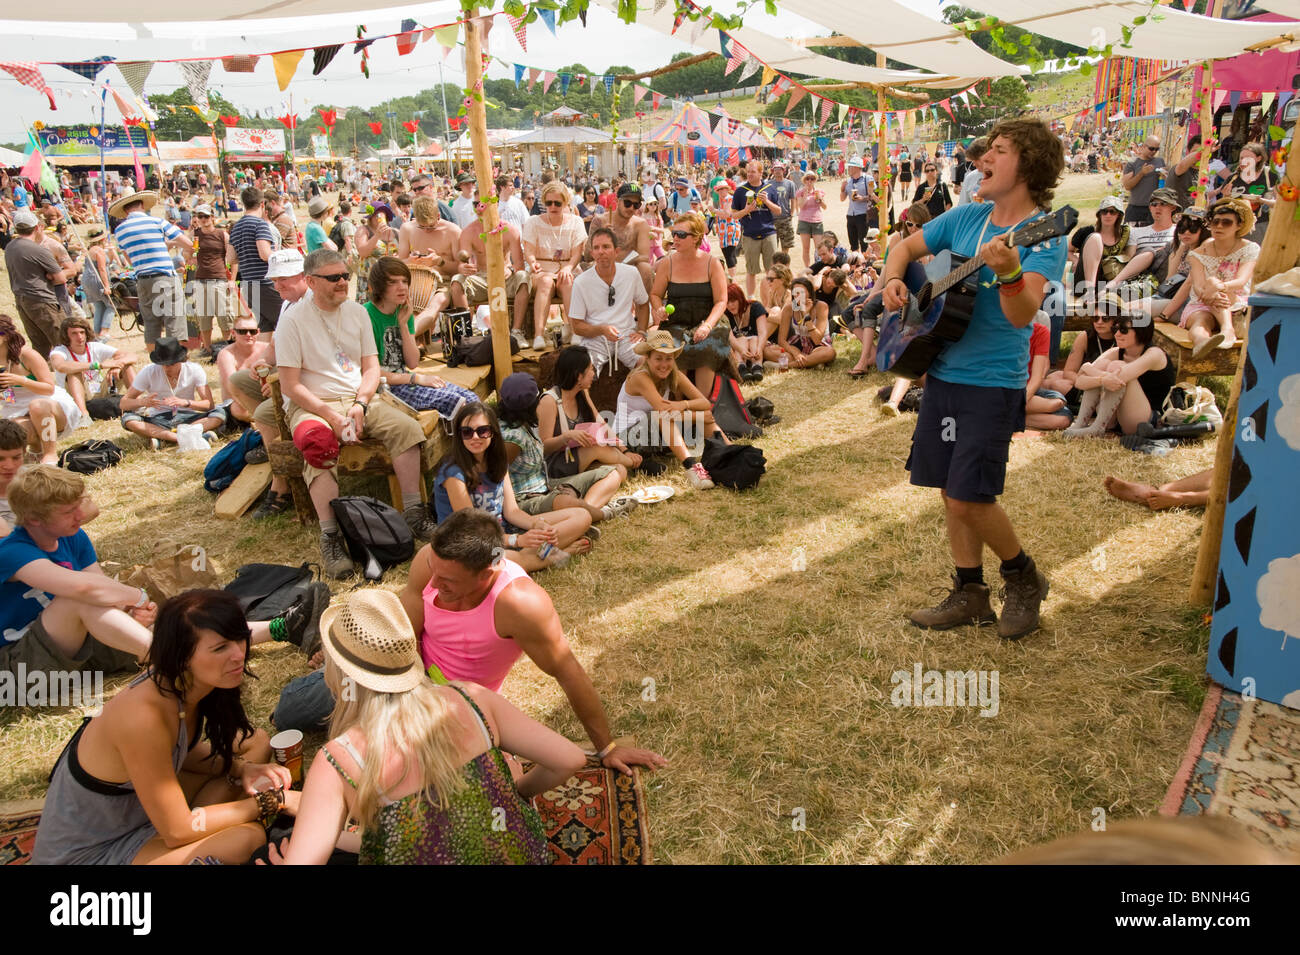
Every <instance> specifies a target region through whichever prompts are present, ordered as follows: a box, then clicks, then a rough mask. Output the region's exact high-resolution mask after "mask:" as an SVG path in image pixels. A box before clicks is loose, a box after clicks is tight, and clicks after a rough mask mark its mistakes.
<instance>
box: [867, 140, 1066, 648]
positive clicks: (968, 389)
mask: <svg viewBox="0 0 1300 955" xmlns="http://www.w3.org/2000/svg"><path fill="white" fill-rule="evenodd" d="M1064 168H1065V156H1064V151H1063V149H1062V146H1061V142H1060V140H1058V139H1057V138H1056V137H1055V136H1053V135H1052V133H1051V131H1050V130H1049V129H1048V127H1047V125H1046V124H1045V123H1043V122H1041V121H1040V120H1036V119H1014V120H1007V121H1004V122H1000V123H998V124H997V126H996V127H995V128H994V129H993V131H992V132H991V133H990V134H989V151H988V152H987V153H986V154H985V174H984V178H983V180H982V181H981V183H980V188H979V196H980V199H982V200H983V201H982V202H980V203H977V204H973V205H968V206H961V207H959V208H956V209H953V210H951V211H949V212H947V213H945V214H944V215H941V216H939V217H938V218H936V219H933V220H931V221H930V222H927V223H926V224H925V226H924V227H922V229H921V231H920V232H914V233H912V235H911V236H909V237H908V238H907V239H905V240H903V241H902V242H900V243H899V244H898V245H897V246H895V247H894V249H893V250H892V251H891V252H890V254H889V257H888V259H887V260H886V264H885V275H884V283H885V284H884V292H883V297H884V304H885V308H886V309H889V310H897V309H900V308H902V307H903V306H904V305H905V304H906V303H907V300H908V289H907V286H906V284H905V283H904V282H903V279H902V276H903V274H904V271H905V269H906V268H907V265H908V263H910V262H912V261H914V260H916V259H919V258H921V257H922V256H925V255H929V254H931V253H933V252H938V251H940V250H942V249H949V250H951V251H952V252H953V253H956V254H960V255H965V256H971V255H974V254H976V253H977V252H980V253H982V254H983V257H984V261H985V263H986V265H985V267H983V268H981V269H980V270H979V272H978V273H977V276H978V282H979V289H978V292H977V293H976V295H975V302H974V312H973V317H972V319H971V323H970V327H969V328H968V329H967V331H966V333H965V335H963V336H962V337H961V338H960V339H958V340H957V341H955V342H952V343H950V344H948V345H946V346H945V347H944V349H943V351H942V352H940V354H939V356H938V357H937V358H936V359H935V361H934V363H933V365H931V368H930V372H929V374H928V376H927V378H926V385H925V397H924V399H923V400H922V402H921V413H920V417H919V420H918V421H917V425H916V431H915V433H914V434H913V435H912V453H911V455H910V456H909V457H908V461H907V468H908V470H910V471H911V482H912V483H913V484H915V485H917V486H918V487H937V488H939V492H940V494H941V496H942V498H943V503H944V517H945V522H946V524H947V528H948V545H949V548H950V549H951V552H952V556H953V561H954V563H955V564H956V569H957V573H956V575H955V576H954V578H953V587H952V591H951V592H950V593H949V594H948V596H947V598H946V599H945V600H943V601H942V602H941V603H940V604H939V605H938V606H937V607H932V608H927V609H924V610H918V611H916V612H915V613H913V614H912V615H911V621H912V623H913V624H915V625H916V626H918V627H922V628H925V629H933V630H947V629H950V628H952V627H959V626H962V625H964V624H977V625H978V624H984V623H992V622H994V621H995V620H996V621H997V624H998V634H999V635H1000V636H1002V637H1004V638H1006V639H1008V640H1017V639H1019V638H1021V637H1023V636H1025V635H1026V634H1028V633H1032V632H1033V631H1034V630H1036V629H1037V628H1038V616H1039V606H1040V604H1041V603H1042V601H1043V599H1044V598H1045V597H1046V596H1047V578H1046V577H1045V576H1044V575H1043V574H1042V573H1041V572H1040V571H1039V570H1038V568H1037V567H1036V566H1035V565H1034V562H1033V560H1031V559H1030V558H1029V556H1028V555H1027V554H1025V552H1024V550H1023V549H1022V548H1021V546H1020V541H1019V539H1018V538H1017V537H1016V532H1015V530H1014V529H1013V528H1012V526H1011V521H1010V519H1009V518H1008V517H1007V514H1006V512H1005V511H1004V510H1003V509H1002V507H1001V506H1000V505H999V504H998V503H997V497H998V495H999V494H1001V493H1002V488H1003V482H1004V479H1005V477H1006V466H1007V459H1008V456H1009V454H1010V447H1011V436H1012V434H1014V433H1015V432H1016V431H1020V430H1023V429H1024V426H1025V384H1026V381H1027V378H1028V367H1029V338H1030V330H1031V329H1030V326H1031V325H1032V324H1033V321H1034V316H1035V315H1036V314H1037V312H1038V310H1039V308H1040V307H1041V306H1042V303H1043V299H1044V297H1045V295H1046V293H1047V286H1048V282H1049V281H1059V280H1060V277H1061V275H1062V274H1063V272H1064V269H1065V253H1066V249H1065V243H1064V242H1063V241H1057V242H1054V243H1051V244H1050V245H1049V246H1039V247H1037V248H1034V249H1032V250H1029V251H1027V252H1026V253H1025V254H1024V257H1023V259H1022V257H1021V254H1020V252H1019V250H1018V249H1017V248H1016V247H1014V246H1009V245H1008V244H1007V242H1006V240H1005V239H1003V238H1000V236H1002V235H1003V234H1004V233H1007V232H1009V231H1011V230H1012V229H1014V228H1016V227H1018V226H1021V225H1022V224H1024V223H1025V222H1026V221H1027V220H1029V219H1032V218H1034V217H1035V216H1037V215H1038V214H1039V212H1040V211H1047V210H1049V209H1050V208H1051V201H1052V193H1053V190H1054V188H1055V186H1056V184H1057V182H1058V181H1059V180H1060V177H1061V173H1062V171H1063V170H1064ZM985 546H987V547H988V548H989V549H990V550H992V551H993V552H994V553H995V554H997V556H998V557H999V558H1000V559H1001V561H1002V567H1001V571H1002V579H1003V581H1004V585H1005V593H1006V598H1005V601H1004V603H1003V607H1002V616H1001V619H998V617H997V616H996V615H995V614H994V612H993V608H992V606H991V605H990V603H989V588H988V586H987V585H986V584H985V583H984V569H983V553H984V547H985Z"/></svg>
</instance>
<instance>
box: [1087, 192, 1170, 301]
mask: <svg viewBox="0 0 1300 955" xmlns="http://www.w3.org/2000/svg"><path fill="white" fill-rule="evenodd" d="M1147 208H1148V209H1149V210H1150V212H1151V224H1150V225H1136V226H1130V227H1129V245H1131V246H1132V247H1133V257H1132V258H1131V259H1129V260H1128V262H1126V263H1125V264H1124V268H1123V269H1121V270H1120V273H1119V274H1118V275H1116V276H1115V277H1114V278H1113V279H1111V280H1110V281H1109V282H1107V283H1106V290H1107V291H1109V290H1111V289H1115V288H1118V287H1119V286H1121V285H1123V284H1124V283H1126V282H1132V281H1133V280H1134V279H1138V278H1141V277H1143V276H1146V278H1145V279H1144V280H1143V282H1142V283H1141V284H1142V291H1143V292H1144V294H1150V293H1151V292H1152V291H1154V290H1155V287H1156V285H1158V284H1159V281H1160V280H1161V279H1163V278H1164V270H1165V263H1166V262H1167V261H1168V258H1169V256H1168V250H1169V248H1170V245H1171V244H1172V243H1173V241H1174V228H1175V226H1174V213H1175V212H1180V211H1182V206H1181V205H1179V202H1178V193H1177V192H1175V191H1174V190H1173V189H1171V188H1169V187H1168V186H1161V187H1160V188H1159V189H1156V190H1154V191H1153V192H1152V193H1151V198H1150V199H1149V200H1148V206H1147Z"/></svg>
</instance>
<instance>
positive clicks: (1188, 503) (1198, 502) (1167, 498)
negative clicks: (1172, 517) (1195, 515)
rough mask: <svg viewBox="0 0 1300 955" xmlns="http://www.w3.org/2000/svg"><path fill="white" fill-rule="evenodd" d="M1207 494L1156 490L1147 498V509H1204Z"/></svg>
mask: <svg viewBox="0 0 1300 955" xmlns="http://www.w3.org/2000/svg"><path fill="white" fill-rule="evenodd" d="M1208 497H1209V494H1208V493H1205V492H1202V491H1162V490H1160V489H1159V488H1156V489H1155V490H1153V491H1152V492H1151V496H1150V497H1148V498H1147V507H1149V508H1151V510H1153V511H1163V510H1166V509H1167V508H1171V507H1204V506H1205V501H1206V499H1207V498H1208Z"/></svg>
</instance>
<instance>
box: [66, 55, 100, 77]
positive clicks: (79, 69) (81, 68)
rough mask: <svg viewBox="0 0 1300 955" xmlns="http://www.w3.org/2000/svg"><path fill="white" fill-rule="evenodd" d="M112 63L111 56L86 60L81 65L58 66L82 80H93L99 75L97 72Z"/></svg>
mask: <svg viewBox="0 0 1300 955" xmlns="http://www.w3.org/2000/svg"><path fill="white" fill-rule="evenodd" d="M112 62H113V57H111V56H97V57H95V58H94V59H93V60H86V61H85V62H83V63H60V64H59V66H61V67H63V68H64V69H65V70H68V71H69V72H72V73H76V74H77V75H78V76H80V77H81V78H82V79H85V80H94V79H95V77H97V76H98V75H99V71H100V70H102V69H104V68H105V67H106V66H108V64H110V63H112Z"/></svg>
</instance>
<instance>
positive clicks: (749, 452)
mask: <svg viewBox="0 0 1300 955" xmlns="http://www.w3.org/2000/svg"><path fill="white" fill-rule="evenodd" d="M700 463H701V464H703V465H704V470H706V471H708V472H709V477H711V478H712V479H713V483H714V484H720V485H722V486H723V487H729V488H731V489H732V490H735V491H743V490H745V488H750V487H754V486H755V485H756V484H758V480H759V478H761V477H762V476H763V475H764V474H766V473H767V459H766V458H765V457H763V450H762V449H761V448H756V447H754V446H753V445H752V444H727V443H726V442H725V441H721V440H719V439H718V438H705V440H704V453H703V454H702V455H700Z"/></svg>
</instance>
